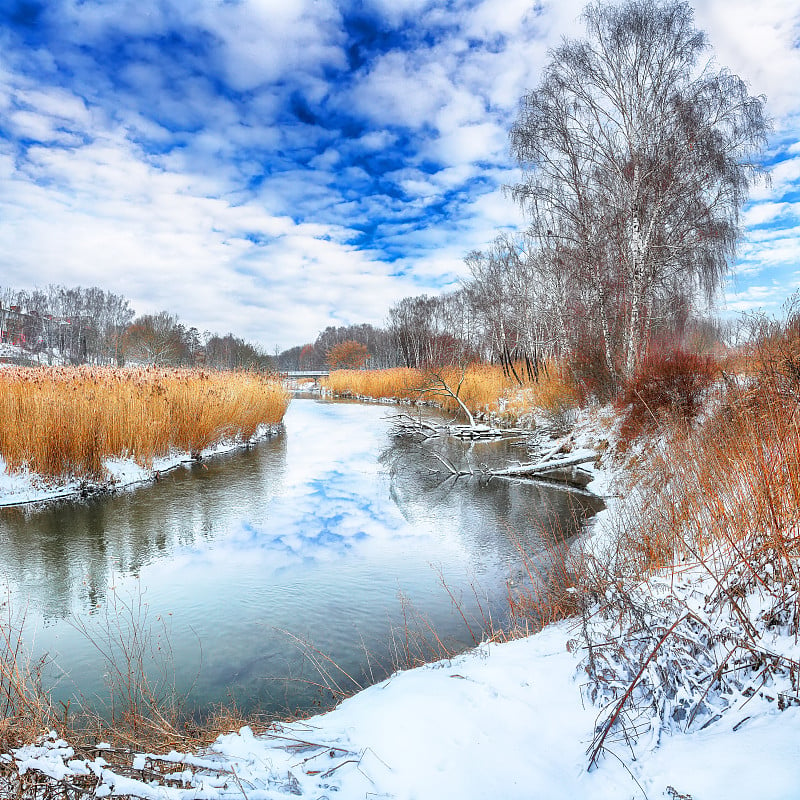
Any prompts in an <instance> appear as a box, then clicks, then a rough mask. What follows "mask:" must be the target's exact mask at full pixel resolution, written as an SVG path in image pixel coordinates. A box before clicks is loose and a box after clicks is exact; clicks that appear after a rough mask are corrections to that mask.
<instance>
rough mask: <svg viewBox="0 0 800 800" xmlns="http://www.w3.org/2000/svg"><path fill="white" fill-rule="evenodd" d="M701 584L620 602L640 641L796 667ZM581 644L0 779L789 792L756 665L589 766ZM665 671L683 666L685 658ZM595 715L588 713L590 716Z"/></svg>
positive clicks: (537, 643) (777, 799) (489, 660)
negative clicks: (294, 717) (647, 637)
mask: <svg viewBox="0 0 800 800" xmlns="http://www.w3.org/2000/svg"><path fill="white" fill-rule="evenodd" d="M607 433H608V431H607V430H605V429H604V427H603V424H602V422H601V423H598V420H597V419H591V418H585V419H580V420H579V421H578V424H577V425H576V428H575V436H574V442H573V445H574V446H575V447H578V448H581V447H592V448H594V449H595V450H598V448H599V447H600V448H601V447H602V444H603V441H604V437H605V436H606V435H607ZM589 469H591V470H593V472H594V478H595V480H594V481H593V483H591V484H590V485H589V487H588V488H589V489H590V490H592V491H594V492H595V493H598V494H601V495H603V496H605V497H606V498H607V499H608V500H609V508H607V509H606V510H605V511H603V512H601V514H600V515H598V516H597V517H596V518H595V522H594V523H593V525H592V529H591V531H590V533H591V534H592V541H593V542H594V543H595V544H596V545H602V544H603V542H604V541H605V542H608V536H609V533H608V528H607V527H606V525H605V522H606V520H609V519H610V518H611V516H612V515H613V513H614V512H615V506H616V501H615V499H614V497H613V494H614V480H613V478H614V475H613V471H611V470H608V469H603V468H602V467H600V468H598V467H596V466H595V465H591V466H590V467H589ZM151 477H152V476H150V478H149V479H151ZM716 589H717V587H716V585H715V584H714V579H713V578H712V577H710V576H709V575H708V574H705V573H704V572H703V570H699V569H690V568H683V567H681V569H680V570H672V571H669V570H665V571H663V572H662V573H659V574H655V575H653V576H652V577H651V578H650V579H649V580H646V581H642V583H641V585H640V586H638V587H636V588H635V589H634V590H632V593H631V595H630V596H631V597H632V598H633V599H635V600H636V601H637V602H639V601H641V604H642V606H641V607H642V608H643V609H645V610H646V612H647V613H648V614H650V615H652V617H653V618H652V619H649V620H648V623H649V624H650V625H651V626H652V627H653V628H654V629H658V630H666V631H667V632H669V631H671V630H673V628H674V625H673V622H674V620H675V619H677V618H678V617H679V616H681V615H684V616H686V613H687V612H688V613H690V614H691V615H692V616H693V617H694V619H696V620H701V621H702V623H703V625H705V626H706V627H707V629H708V631H710V632H712V636H711V639H710V641H711V642H712V645H711V646H710V647H709V648H707V649H705V650H703V653H704V654H707V655H708V656H709V658H708V663H707V664H706V667H707V669H708V671H709V672H708V673H707V674H714V673H715V672H716V670H717V669H718V668H719V669H720V670H721V669H722V667H721V666H719V667H718V665H722V664H723V663H724V657H725V651H727V648H728V646H729V643H730V641H734V640H736V639H738V638H741V630H740V628H739V627H737V626H747V627H749V628H751V629H752V637H753V640H754V641H757V642H758V645H759V647H760V648H761V649H762V650H763V652H764V653H766V654H769V653H773V654H780V655H781V657H782V658H783V659H784V660H785V661H787V660H788V661H793V662H795V663H797V664H800V645H798V643H797V641H796V640H795V637H794V636H793V635H792V634H791V633H790V632H789V631H788V629H787V627H786V626H785V625H784V624H783V623H782V622H781V621H780V620H778V621H776V619H775V618H774V616H773V615H771V614H767V613H765V612H766V611H767V609H768V605H767V603H766V602H765V598H764V595H763V594H762V593H761V591H760V590H759V589H758V588H756V589H753V590H751V591H749V593H747V594H744V595H743V596H742V597H741V598H740V600H741V602H740V609H739V610H741V609H749V615H748V618H747V620H743V619H740V618H738V617H737V615H736V614H732V613H731V609H730V607H723V606H722V605H717V604H715V603H713V602H711V603H710V602H709V598H713V597H714V593H715V591H716ZM676 609H677V610H676ZM592 624H593V626H594V630H593V634H594V639H595V641H600V642H612V643H613V642H617V647H618V649H619V650H620V652H621V651H622V649H623V644H622V642H623V640H624V639H625V638H626V637H628V638H629V637H630V636H631V631H630V630H625V631H622V632H621V631H619V630H617V629H615V627H614V623H613V620H612V621H605V620H602V619H600V618H598V619H597V620H596V621H595V622H594V623H592ZM676 624H677V623H676ZM678 631H679V633H681V641H680V642H679V643H678V644H679V645H680V647H682V646H683V644H684V643H685V641H686V640H687V638H688V637H689V636H691V635H693V631H692V630H691V629H690V628H689V627H688V621H687V623H686V625H685V626H684V628H678ZM582 633H583V632H582V630H581V624H580V622H578V621H567V622H562V623H559V624H557V625H552V626H550V627H548V628H546V629H545V630H544V631H542V632H540V633H538V634H536V635H533V636H529V637H526V638H522V639H518V640H516V641H512V642H508V643H504V644H488V643H487V644H483V645H481V646H480V647H478V648H476V649H475V650H472V651H470V652H468V653H465V654H463V655H460V656H458V657H455V658H452V659H448V660H446V661H440V662H437V663H435V664H430V665H427V666H424V667H420V668H417V669H414V670H409V671H405V672H401V673H397V674H395V675H394V676H392V677H391V678H389V679H388V680H385V681H383V682H381V683H378V684H376V685H374V686H372V687H370V688H368V689H366V690H364V691H362V692H360V693H359V694H357V695H355V696H353V697H351V698H350V699H348V700H346V701H344V702H343V703H342V704H341V705H340V706H339V707H337V708H336V709H335V710H333V711H331V712H328V713H326V714H321V715H318V716H315V717H312V718H310V719H307V720H304V721H297V722H292V723H283V724H279V725H274V726H273V727H272V728H271V729H269V730H268V731H265V732H261V733H259V734H256V733H254V732H253V731H252V730H251V729H250V728H242V729H241V730H239V731H236V732H226V733H222V734H221V735H220V736H219V737H218V738H217V740H216V741H215V742H214V744H213V745H212V746H211V747H209V748H207V749H204V750H198V751H193V752H176V751H171V752H161V753H144V752H139V753H121V752H118V751H112V750H111V749H110V748H107V747H103V746H100V747H99V749H97V750H94V751H91V752H89V753H84V752H77V751H76V750H75V749H74V748H73V747H72V746H71V745H70V743H68V742H65V741H62V740H60V739H58V737H57V736H56V735H54V734H53V735H51V736H49V737H45V738H44V739H43V740H41V741H39V742H37V743H33V744H29V745H28V746H26V747H22V748H19V749H17V750H14V751H12V752H9V753H8V754H7V756H6V757H5V759H6V764H7V767H8V768H9V769H10V771H11V773H12V774H14V773H16V774H18V775H23V777H24V776H27V779H28V780H36V781H38V782H40V784H41V783H49V784H50V785H51V786H52V787H53V790H54V791H57V789H56V787H57V785H61V786H66V785H68V784H69V785H71V786H81V787H85V793H86V794H87V795H90V796H96V797H106V796H128V797H139V798H147V799H148V800H184V799H185V800H189V799H190V798H192V799H197V800H200V799H201V798H204V799H205V800H226V799H227V798H237V800H277V799H278V798H283V799H284V800H285V798H290V797H301V798H308V799H309V800H312V798H313V799H314V800H319V798H328V800H332V798H341V799H342V800H356V798H358V800H362V798H364V799H366V798H370V799H372V798H397V799H398V800H406V799H407V800H412V798H416V799H419V800H426V799H427V798H430V799H431V800H443V799H444V798H458V799H459V800H483V799H484V798H503V799H504V800H506V799H509V800H511V799H514V798H520V800H522V799H523V798H525V799H526V800H528V799H529V798H546V799H547V800H559V799H560V798H563V799H564V800H576V798H593V799H595V798H596V800H612V799H613V800H622V799H626V798H650V799H651V800H654V799H655V798H667V799H668V800H752V798H759V799H760V800H761V799H763V800H796V798H798V797H800V700H798V699H797V695H798V693H797V686H796V681H797V678H796V675H793V674H792V672H791V670H790V671H788V672H784V673H781V672H780V671H772V672H769V673H767V672H762V670H761V667H758V669H755V670H753V671H752V680H750V679H749V678H746V679H745V680H743V681H742V682H740V683H739V684H737V685H734V684H733V683H732V682H728V684H727V688H726V690H725V691H724V692H723V691H717V690H714V691H713V692H708V693H707V694H706V695H705V697H704V698H703V702H705V705H704V707H703V711H702V713H701V714H700V715H699V716H698V717H697V718H696V719H692V720H688V721H687V719H686V717H683V718H680V717H679V715H675V714H672V713H670V714H669V715H668V719H669V720H670V724H669V725H664V724H662V720H661V719H660V718H659V717H658V714H657V713H656V711H655V710H654V711H653V712H652V713H650V712H649V711H648V709H647V703H646V702H642V703H641V704H640V706H641V708H642V709H643V710H644V716H643V717H642V718H641V719H639V720H637V723H636V724H637V725H643V726H644V727H643V728H642V729H641V731H642V732H641V735H640V736H639V738H638V740H637V741H636V742H634V741H631V740H627V739H626V737H625V736H624V735H622V733H621V732H620V731H616V732H615V734H614V735H612V736H610V737H609V738H608V739H607V740H606V741H605V742H604V747H603V748H602V750H601V751H600V755H599V758H598V760H597V764H596V766H594V767H593V768H592V769H591V770H590V769H589V764H590V760H591V753H592V751H593V747H594V745H595V744H596V742H597V741H598V736H597V725H598V721H599V720H602V718H603V717H602V711H603V705H604V702H603V701H602V700H598V701H597V702H596V703H593V702H592V701H591V699H590V698H589V697H588V696H587V691H586V690H587V687H588V685H589V684H588V675H587V671H586V666H587V665H586V659H587V651H586V647H585V639H583V638H582ZM725 637H728V639H727V640H726V639H725ZM676 638H677V637H676ZM670 643H671V639H667V644H668V645H669V644H670ZM649 647H650V646H649V645H648V652H649ZM680 647H679V649H678V650H672V649H671V648H670V647H668V646H665V647H664V648H663V649H662V652H661V653H660V654H659V658H658V659H652V661H651V662H650V666H651V667H652V669H653V670H660V669H667V670H668V669H670V663H671V660H672V659H673V657H686V656H687V653H688V654H689V655H691V653H690V652H689V651H687V650H686V649H685V648H684V649H680ZM715 648H716V649H715ZM766 660H767V659H765V663H766ZM647 665H648V664H647V663H646V666H647ZM676 669H677V670H678V671H679V672H687V670H686V663H685V662H684V663H683V664H680V665H679V666H678V667H677V668H676ZM690 677H691V676H690ZM608 678H609V682H616V683H617V684H620V685H622V686H623V688H624V686H625V685H626V681H629V679H628V678H627V677H626V676H625V674H624V673H619V674H616V675H613V674H610V675H609V676H608ZM762 678H763V679H762ZM679 681H680V676H679ZM706 685H708V684H707V683H706ZM699 696H700V692H699V691H698V692H696V693H695V695H694V696H693V697H689V698H687V697H682V696H680V694H678V695H676V696H675V697H672V698H666V699H664V698H662V700H664V702H671V703H672V709H678V710H680V708H681V706H680V703H681V702H684V701H687V700H688V701H690V702H692V703H694V702H695V701H697V700H698V699H699ZM613 706H614V703H613V702H608V703H606V704H605V707H606V710H608V708H613ZM642 720H643V721H642Z"/></svg>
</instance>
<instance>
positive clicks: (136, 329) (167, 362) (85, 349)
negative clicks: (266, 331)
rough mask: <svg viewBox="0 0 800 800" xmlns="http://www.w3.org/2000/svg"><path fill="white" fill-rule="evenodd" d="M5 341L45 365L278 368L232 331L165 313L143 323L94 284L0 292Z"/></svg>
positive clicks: (127, 303) (0, 325)
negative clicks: (213, 330) (214, 330)
mask: <svg viewBox="0 0 800 800" xmlns="http://www.w3.org/2000/svg"><path fill="white" fill-rule="evenodd" d="M0 342H2V343H4V344H11V345H16V346H18V347H19V348H21V350H22V352H23V354H24V356H26V357H27V358H36V360H38V361H39V362H44V363H53V362H57V363H71V364H116V365H119V366H122V365H125V364H126V363H135V364H153V365H160V366H187V367H192V366H206V367H208V368H211V369H257V370H261V371H264V370H270V369H274V359H273V358H271V357H270V356H269V355H268V354H267V353H265V352H264V351H263V350H262V349H261V348H259V347H258V346H257V345H254V344H250V343H248V342H245V341H244V340H243V339H239V338H238V337H236V336H234V335H233V334H232V333H228V334H225V335H224V336H220V335H219V334H216V333H211V332H210V331H204V332H203V333H200V331H199V330H198V329H197V328H195V327H193V326H192V327H187V326H186V325H184V324H183V323H181V322H180V321H179V320H178V318H177V316H174V315H172V314H170V313H169V312H167V311H161V312H159V313H158V314H143V315H141V316H138V317H137V316H136V312H135V311H134V310H133V309H132V308H131V306H130V301H128V300H127V299H126V298H124V297H122V296H120V295H116V294H114V293H112V292H107V291H105V290H103V289H100V288H98V287H96V286H93V287H90V288H87V289H84V288H82V287H80V286H77V287H66V286H58V285H53V284H51V285H49V286H47V287H46V288H44V289H34V290H33V291H32V292H27V291H24V290H15V289H11V288H0Z"/></svg>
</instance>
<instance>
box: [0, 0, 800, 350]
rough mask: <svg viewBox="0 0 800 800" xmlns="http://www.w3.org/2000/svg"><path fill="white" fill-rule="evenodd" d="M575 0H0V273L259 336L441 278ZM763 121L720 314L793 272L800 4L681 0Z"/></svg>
mask: <svg viewBox="0 0 800 800" xmlns="http://www.w3.org/2000/svg"><path fill="white" fill-rule="evenodd" d="M582 6H583V2H578V1H577V0H561V2H540V3H531V2H529V1H526V2H518V0H451V1H450V2H445V1H444V0H353V2H334V1H333V0H41V2H40V0H2V2H0V264H2V268H1V269H2V271H0V285H2V286H11V287H14V288H33V287H35V286H44V285H46V284H48V283H64V284H68V285H77V284H80V285H83V286H88V285H99V286H102V287H103V288H105V289H108V290H111V291H115V292H118V293H121V294H124V295H125V296H126V297H128V298H130V300H131V301H132V303H133V306H134V307H135V308H136V310H137V311H138V312H139V313H148V312H155V311H159V310H161V309H167V310H169V311H171V312H173V313H177V314H178V315H179V316H180V317H181V319H182V320H183V321H184V322H186V323H187V324H194V325H197V326H198V327H199V328H200V329H201V330H203V329H209V330H213V331H218V332H227V331H232V332H233V333H235V334H236V335H238V336H242V337H244V338H246V339H249V340H252V341H256V342H259V343H261V344H262V345H264V346H265V347H266V348H267V349H269V350H272V349H273V348H274V347H275V346H276V345H277V346H278V347H280V348H281V349H282V348H284V347H287V346H290V345H293V344H298V343H302V342H305V341H309V340H313V338H314V337H315V336H316V334H317V332H318V331H319V330H320V329H322V328H323V327H325V326H326V325H329V324H335V325H339V324H349V323H357V322H372V323H376V324H380V323H381V322H382V321H383V319H384V318H385V315H386V312H387V310H388V308H389V306H390V305H391V304H392V303H394V302H396V301H397V300H399V299H400V298H402V297H404V296H407V295H412V294H419V293H422V292H427V293H436V292H439V291H443V290H446V289H449V288H452V287H454V286H455V285H456V284H457V282H458V280H459V278H460V277H463V276H464V274H465V268H464V265H463V261H462V259H463V256H464V255H465V254H466V253H467V252H468V251H470V250H471V249H474V248H476V247H483V246H485V245H486V244H488V243H489V242H490V241H491V239H493V238H494V236H495V235H496V234H497V233H498V232H499V231H500V230H501V229H514V228H517V227H520V226H522V225H523V224H524V220H523V219H522V217H521V216H520V213H519V211H518V210H517V209H516V208H515V207H514V205H513V204H512V203H511V201H510V200H508V199H507V198H506V197H505V196H504V195H503V192H502V186H503V185H504V184H508V183H511V182H514V181H515V180H516V179H517V177H518V172H517V169H516V167H515V165H514V164H513V162H512V160H511V158H510V155H509V152H508V129H509V127H510V125H511V123H512V121H513V119H514V116H515V113H516V108H517V104H518V101H519V98H520V97H521V95H522V94H523V93H524V92H525V90H526V89H529V88H532V87H534V86H535V85H536V84H537V82H538V76H539V73H540V70H541V68H542V65H543V64H544V63H545V61H546V58H547V50H548V48H549V47H551V46H553V45H555V44H557V43H558V41H559V40H560V38H561V37H562V36H564V35H568V36H571V35H580V34H581V33H582V27H581V24H580V22H579V19H578V17H579V14H580V11H581V8H582ZM695 8H696V19H697V24H698V26H699V27H701V28H702V29H704V30H705V31H706V32H707V33H708V34H709V37H710V39H711V43H712V45H713V47H714V52H715V55H716V57H717V60H718V62H719V64H720V65H721V66H726V67H729V68H730V69H732V70H733V71H734V72H736V73H737V74H739V75H741V76H742V77H743V78H744V79H745V80H746V81H747V82H748V84H749V85H750V89H751V92H752V93H754V94H761V93H763V94H766V95H767V98H768V111H769V113H770V115H771V116H772V117H773V118H774V120H775V130H774V133H773V136H772V137H771V141H770V147H769V152H768V153H767V154H766V155H765V159H766V163H768V164H770V165H771V166H772V172H773V180H772V185H771V186H770V187H763V188H759V189H757V191H756V192H755V193H754V195H753V198H752V201H751V203H750V204H749V205H748V207H747V209H746V212H745V222H746V226H747V232H746V237H745V240H744V241H743V243H742V247H741V250H740V260H739V261H738V262H737V264H736V265H735V274H734V276H733V278H732V280H731V282H730V284H729V286H728V290H727V293H726V294H727V309H728V311H744V310H753V309H757V308H764V309H766V310H768V311H773V312H777V311H779V309H780V305H781V303H782V302H783V301H784V300H785V298H786V297H787V296H788V295H789V294H790V293H791V292H792V291H793V290H794V289H795V288H796V287H797V286H798V285H800V258H798V256H799V255H800V7H798V4H797V2H796V0H764V2H760V3H758V4H754V3H752V2H751V0H701V2H698V3H697V4H696V5H695Z"/></svg>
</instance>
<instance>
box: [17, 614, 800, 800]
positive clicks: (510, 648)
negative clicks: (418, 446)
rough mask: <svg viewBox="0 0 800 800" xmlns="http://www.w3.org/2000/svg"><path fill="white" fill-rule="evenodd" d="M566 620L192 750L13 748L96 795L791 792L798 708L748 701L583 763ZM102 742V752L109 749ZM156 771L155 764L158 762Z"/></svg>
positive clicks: (721, 796) (22, 763)
mask: <svg viewBox="0 0 800 800" xmlns="http://www.w3.org/2000/svg"><path fill="white" fill-rule="evenodd" d="M574 634H575V631H574V630H573V629H571V628H570V626H569V625H568V624H564V623H562V624H559V625H556V626H551V627H550V628H548V629H546V630H545V631H543V632H542V633H540V634H537V635H535V636H531V637H529V638H526V639H521V640H518V641H513V642H509V643H507V644H501V645H494V644H492V645H488V644H484V645H482V646H481V647H479V648H478V649H476V650H474V651H472V652H470V653H467V654H465V655H462V656H459V657H458V658H454V659H452V660H448V661H442V662H438V663H436V664H432V665H429V666H425V667H420V668H418V669H414V670H409V671H407V672H403V673H399V674H396V675H395V676H393V677H392V678H390V679H388V680H386V681H384V682H382V683H380V684H377V685H375V686H372V687H371V688H369V689H367V690H365V691H363V692H361V693H360V694H358V695H356V696H355V697H352V698H350V699H349V700H346V701H345V702H344V703H342V704H341V705H340V706H339V707H338V708H337V709H336V710H334V711H332V712H329V713H327V714H323V715H320V716H317V717H313V718H311V719H308V720H306V721H304V722H294V723H289V724H281V725H275V726H273V728H272V729H271V730H270V731H269V732H268V733H267V734H265V735H262V736H257V735H255V734H254V733H253V732H252V731H251V730H250V729H249V728H243V729H242V730H240V731H239V732H238V733H229V734H226V735H223V736H220V737H219V738H218V739H217V741H216V742H215V744H214V745H213V746H212V747H211V748H209V749H208V750H205V751H202V752H198V753H176V752H171V753H166V754H162V755H157V754H131V755H130V756H129V757H128V758H129V761H128V762H127V765H126V766H124V767H121V766H119V765H118V766H115V767H112V766H110V765H109V763H108V762H107V761H106V760H104V759H103V758H100V757H94V758H90V759H76V758H75V754H74V752H73V750H72V748H70V747H69V746H68V744H67V743H66V742H64V741H62V740H58V739H56V737H55V735H54V734H53V735H52V736H51V737H50V738H49V739H47V740H45V741H44V742H41V743H39V744H37V745H33V746H29V747H23V748H20V749H19V750H16V751H14V752H13V753H12V754H11V756H10V757H11V758H13V760H14V761H15V762H16V764H17V768H18V769H19V770H25V771H28V772H30V771H38V772H39V773H40V775H41V778H42V780H46V779H47V778H46V776H51V778H50V779H51V780H58V779H63V778H66V779H67V780H69V779H70V778H72V779H73V780H74V779H76V778H78V777H79V776H87V775H90V776H94V777H92V779H91V780H92V784H93V785H94V786H95V787H96V788H95V794H96V796H100V797H102V796H108V795H121V794H127V795H131V796H134V797H142V798H154V799H155V798H159V799H160V800H161V799H163V798H172V800H182V799H183V798H186V799H187V800H188V798H207V799H208V800H217V798H219V800H222V799H223V798H233V797H235V798H248V800H258V798H264V799H266V798H286V797H292V796H294V797H306V798H321V797H327V798H332V797H337V798H341V800H355V798H360V799H361V798H366V797H369V798H398V799H399V800H405V799H407V800H412V798H420V799H422V798H436V799H437V800H441V799H442V798H459V800H479V799H480V800H485V798H503V799H504V800H514V798H519V799H520V800H523V798H524V800H529V799H530V798H548V800H557V799H558V798H565V799H566V798H569V799H570V800H575V798H596V800H622V799H623V798H637V797H643V796H645V793H646V796H647V797H649V798H660V797H672V798H676V797H691V798H692V800H717V799H718V800H738V799H739V798H741V800H745V799H746V800H752V798H753V797H758V798H763V799H764V800H789V799H790V798H797V797H798V794H800V758H798V756H800V709H798V708H790V709H787V710H786V711H784V712H779V711H777V709H776V708H775V707H774V705H773V706H769V705H764V704H761V705H755V706H754V708H752V709H751V710H750V712H749V719H748V720H747V722H746V723H745V724H743V725H740V726H739V727H738V728H737V729H736V730H734V729H733V728H734V726H733V725H732V724H730V723H729V722H727V721H725V720H724V718H723V720H721V721H719V722H717V723H715V724H714V725H711V726H709V727H707V728H705V729H704V730H701V731H698V732H697V733H692V734H688V735H675V736H665V737H664V738H663V739H662V741H661V742H660V744H659V746H658V747H656V748H655V749H651V750H643V751H642V752H639V753H637V754H636V755H637V757H636V759H635V760H634V759H633V758H632V753H631V751H630V750H629V749H628V748H627V747H625V745H618V746H616V747H614V748H613V749H614V752H615V754H616V756H617V758H615V757H610V756H607V757H605V758H603V759H601V761H600V763H599V767H598V768H596V769H594V770H592V771H591V772H589V771H587V764H588V756H587V749H588V748H589V746H590V744H591V740H592V736H593V731H594V723H595V718H596V715H597V709H596V708H594V707H592V706H591V705H589V704H584V702H582V692H581V685H580V683H581V672H580V671H579V670H577V665H578V659H579V654H578V653H571V652H569V651H568V649H567V645H568V642H569V641H570V639H571V637H572V636H573V635H574ZM109 758H110V756H109ZM157 773H160V774H161V777H157Z"/></svg>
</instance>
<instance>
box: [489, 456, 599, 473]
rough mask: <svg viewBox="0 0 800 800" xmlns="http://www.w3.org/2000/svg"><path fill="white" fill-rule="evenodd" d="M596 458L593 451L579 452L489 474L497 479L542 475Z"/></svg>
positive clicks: (492, 471) (493, 470) (491, 471)
mask: <svg viewBox="0 0 800 800" xmlns="http://www.w3.org/2000/svg"><path fill="white" fill-rule="evenodd" d="M596 458H597V453H595V452H594V451H593V450H579V451H578V452H577V453H573V454H572V455H569V456H567V457H565V458H556V459H553V460H539V461H536V462H534V463H532V464H517V465H516V466H513V467H506V468H505V469H492V470H489V474H490V475H492V476H493V477H494V476H497V477H502V476H509V477H516V476H525V475H542V474H544V473H547V472H552V471H553V470H557V469H563V468H564V467H574V466H576V465H578V464H587V463H588V462H590V461H594V460H595V459H596Z"/></svg>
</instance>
